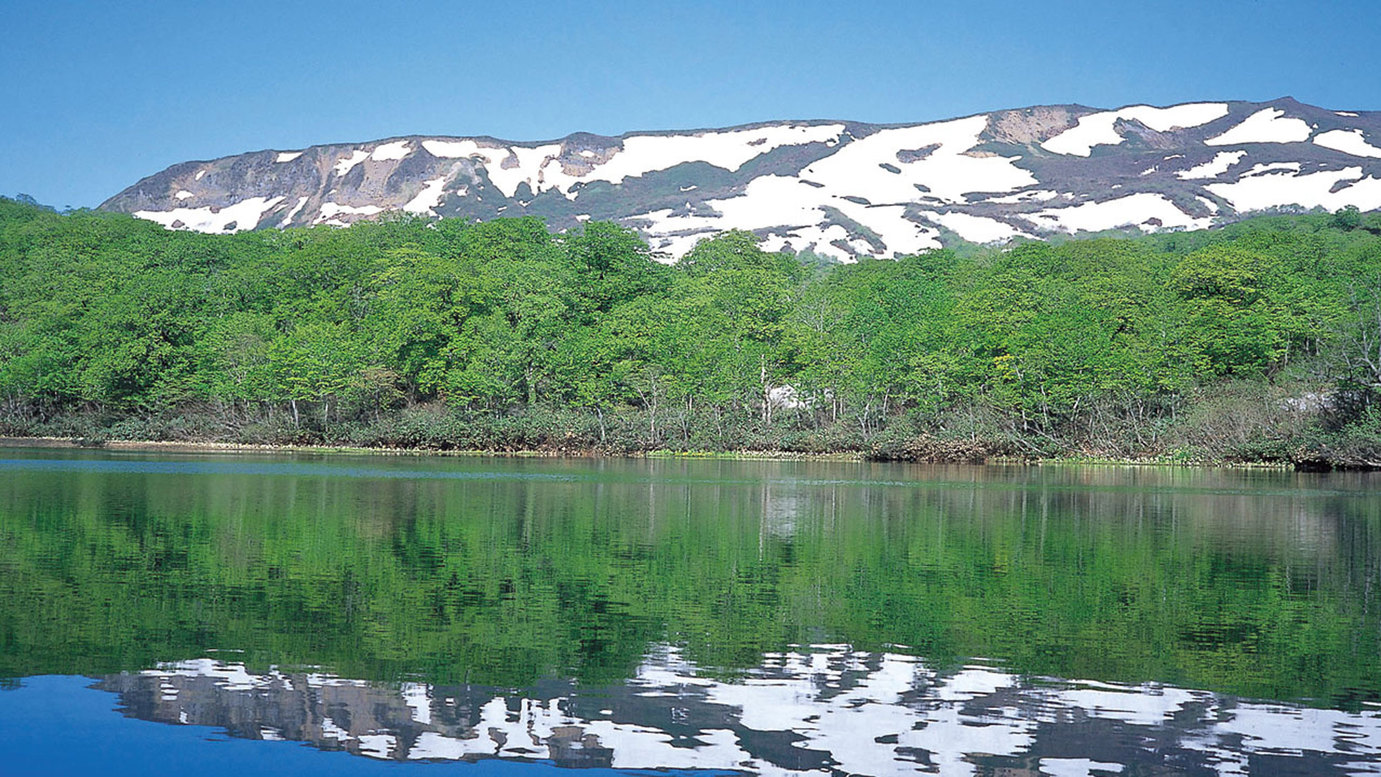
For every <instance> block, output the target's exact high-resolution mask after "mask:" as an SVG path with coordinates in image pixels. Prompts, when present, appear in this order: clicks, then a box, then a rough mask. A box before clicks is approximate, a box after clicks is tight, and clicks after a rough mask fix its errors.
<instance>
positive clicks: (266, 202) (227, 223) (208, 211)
mask: <svg viewBox="0 0 1381 777" xmlns="http://www.w3.org/2000/svg"><path fill="white" fill-rule="evenodd" d="M282 201H283V198H282V197H281V196H278V197H250V198H249V199H247V200H241V201H240V202H237V203H235V204H234V205H229V206H227V207H224V208H213V207H210V206H207V207H204V208H173V209H172V210H164V211H149V210H145V211H137V212H136V213H135V214H134V215H135V216H138V217H139V218H141V219H148V220H149V221H156V222H158V223H159V224H162V225H163V226H165V227H169V228H173V229H190V230H193V231H195V232H227V231H228V232H241V231H243V230H246V229H254V228H255V227H256V226H258V225H259V220H260V219H262V218H263V217H264V213H266V212H267V211H268V210H270V209H271V208H273V206H275V205H277V204H278V203H280V202H282Z"/></svg>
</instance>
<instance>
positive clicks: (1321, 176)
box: [1205, 167, 1381, 211]
mask: <svg viewBox="0 0 1381 777" xmlns="http://www.w3.org/2000/svg"><path fill="white" fill-rule="evenodd" d="M1348 181H1353V182H1354V183H1352V184H1350V185H1347V186H1343V187H1342V188H1337V187H1339V185H1340V184H1344V183H1346V182H1348ZM1205 188H1207V189H1208V190H1209V191H1210V192H1212V193H1214V194H1216V195H1218V196H1219V197H1222V198H1223V199H1224V200H1227V201H1228V202H1230V203H1232V207H1234V208H1236V209H1237V210H1238V211H1251V210H1265V209H1267V208H1275V207H1279V206H1281V205H1298V206H1301V207H1304V208H1316V207H1318V208H1324V209H1326V210H1339V209H1341V208H1344V207H1346V206H1348V205H1353V206H1356V207H1357V208H1360V209H1361V210H1375V209H1377V208H1381V179H1377V178H1371V177H1367V178H1363V176H1362V168H1360V167H1349V168H1346V169H1343V170H1323V171H1320V172H1317V173H1307V174H1304V175H1294V174H1291V173H1290V172H1288V171H1280V172H1271V173H1267V174H1264V175H1254V176H1251V177H1244V178H1242V179H1240V180H1238V181H1236V182H1234V183H1216V184H1209V185H1208V186H1207V187H1205Z"/></svg>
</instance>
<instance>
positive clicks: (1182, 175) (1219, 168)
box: [1175, 151, 1247, 181]
mask: <svg viewBox="0 0 1381 777" xmlns="http://www.w3.org/2000/svg"><path fill="white" fill-rule="evenodd" d="M1246 155H1247V152H1245V151H1220V152H1218V153H1217V154H1214V155H1213V158H1212V159H1210V160H1209V161H1207V162H1204V163H1203V164H1201V165H1196V166H1194V167H1191V168H1189V169H1188V170H1181V171H1180V172H1178V173H1176V174H1175V177H1177V178H1179V179H1180V180H1181V181H1193V180H1198V179H1204V178H1217V177H1218V176H1220V175H1222V174H1223V173H1226V172H1227V171H1228V168H1230V167H1232V166H1233V165H1235V164H1237V163H1238V162H1240V161H1242V157H1244V156H1246Z"/></svg>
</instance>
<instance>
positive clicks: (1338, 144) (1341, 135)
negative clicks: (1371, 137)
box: [1314, 129, 1381, 159]
mask: <svg viewBox="0 0 1381 777" xmlns="http://www.w3.org/2000/svg"><path fill="white" fill-rule="evenodd" d="M1314 142H1315V143H1316V144H1318V145H1320V146H1323V147H1324V148H1331V149H1333V150H1334V151H1341V152H1343V153H1344V154H1351V155H1353V156H1362V157H1370V158H1372V159H1381V148H1377V147H1376V146H1373V145H1372V144H1370V143H1368V142H1367V139H1366V137H1365V136H1363V135H1362V131H1361V130H1359V129H1354V130H1332V131H1329V132H1324V133H1321V134H1319V135H1318V136H1317V137H1315V138H1314Z"/></svg>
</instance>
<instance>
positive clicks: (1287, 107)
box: [100, 97, 1381, 261]
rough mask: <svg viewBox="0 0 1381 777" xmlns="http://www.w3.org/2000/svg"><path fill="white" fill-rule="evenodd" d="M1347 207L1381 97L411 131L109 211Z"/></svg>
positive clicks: (166, 184)
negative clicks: (942, 116)
mask: <svg viewBox="0 0 1381 777" xmlns="http://www.w3.org/2000/svg"><path fill="white" fill-rule="evenodd" d="M1347 206H1353V207H1357V208H1358V209H1359V210H1364V211H1369V210H1376V209H1381V113H1378V112H1365V111H1336V110H1330V109H1324V108H1318V107H1315V106H1310V105H1306V104H1303V103H1300V102H1298V101H1296V100H1294V99H1293V98H1291V97H1282V98H1278V99H1276V100H1272V101H1269V102H1264V103H1252V102H1241V101H1219V102H1198V103H1183V104H1179V105H1173V106H1165V107H1157V106H1149V105H1143V104H1133V105H1127V106H1122V107H1120V108H1115V109H1110V110H1104V109H1098V108H1091V107H1088V106H1082V105H1077V104H1065V105H1036V106H1028V107H1026V108H1017V109H1011V110H1004V111H993V112H988V113H975V114H971V115H969V116H963V117H959V118H955V119H947V120H943V121H936V122H925V123H920V124H905V123H900V124H871V123H867V122H855V121H848V120H832V119H810V120H784V121H765V122H753V123H749V124H743V125H737V126H734V127H724V128H710V129H694V130H668V131H656V132H648V131H638V132H629V133H625V134H622V135H617V136H605V135H597V134H594V133H587V132H576V133H572V134H570V135H567V136H565V137H563V138H558V139H555V140H548V141H522V142H515V141H508V140H503V139H499V138H493V137H489V136H468V137H467V136H439V135H420V134H413V135H397V136H392V137H389V138H383V139H379V140H373V141H367V142H363V143H332V144H322V145H316V146H310V147H307V148H303V149H291V150H277V149H263V150H260V151H253V152H247V153H244V154H237V155H232V156H226V157H220V158H217V159H212V160H197V161H188V162H182V163H179V164H176V165H173V166H171V167H168V168H166V169H165V170H163V171H161V172H159V173H156V174H154V175H151V176H148V177H146V178H144V179H142V180H140V181H139V182H137V183H135V184H134V185H133V186H130V187H128V188H127V189H125V190H124V191H122V192H120V193H119V194H117V195H115V196H114V197H112V198H110V199H109V200H107V201H106V202H104V203H102V205H101V206H100V208H101V209H103V210H110V211H120V212H125V213H131V214H133V215H136V216H139V217H141V218H147V219H151V220H154V221H157V222H159V223H162V224H164V225H165V226H167V227H170V228H181V229H196V230H198V231H203V232H231V231H239V230H243V229H262V228H269V227H287V226H309V225H314V224H330V225H334V226H343V225H348V224H350V223H353V222H355V221H358V220H361V219H369V218H376V217H378V216H380V215H382V214H384V213H386V212H389V211H402V212H409V213H414V214H417V215H421V216H427V217H439V216H451V217H461V218H468V219H473V220H484V219H488V218H495V217H501V216H519V215H535V216H539V217H541V218H543V219H544V220H545V221H547V223H548V224H549V225H550V226H552V227H553V228H555V229H569V228H573V227H577V226H578V225H579V224H580V223H582V222H584V221H587V220H591V219H594V220H612V221H616V222H619V223H622V224H625V225H627V226H629V227H632V228H634V229H637V230H638V231H639V232H640V233H641V234H642V235H643V236H644V237H645V238H647V239H648V241H649V243H650V244H651V245H652V247H653V249H654V250H656V251H658V252H660V253H661V254H662V255H663V256H664V258H669V259H674V258H676V257H677V256H680V255H682V254H684V253H685V251H687V250H689V248H690V247H692V246H693V245H694V244H695V242H696V241H698V240H699V239H700V238H702V237H706V236H708V235H710V234H714V233H716V232H720V231H724V230H727V229H734V228H738V229H747V230H750V231H752V232H754V233H756V234H758V235H759V237H761V238H762V239H763V241H764V245H765V246H766V247H767V248H769V250H791V251H807V250H808V251H814V252H816V253H819V254H822V255H825V256H829V257H832V258H835V259H839V260H845V261H847V260H851V259H854V258H857V257H859V256H865V255H868V256H892V255H898V254H903V253H913V252H915V251H918V250H925V249H927V248H935V247H940V246H942V245H946V244H953V243H954V242H957V241H959V240H963V241H968V242H975V243H1004V242H1007V241H1010V240H1012V239H1020V238H1043V237H1049V236H1052V235H1055V234H1061V233H1063V234H1078V233H1087V232H1100V231H1106V230H1123V231H1130V230H1139V231H1158V230H1172V229H1194V228H1201V227H1208V226H1213V225H1216V224H1221V223H1228V222H1231V221H1234V220H1237V219H1238V218H1241V217H1243V216H1245V215H1248V214H1250V213H1256V212H1262V211H1272V210H1281V209H1284V210H1310V209H1318V208H1322V209H1325V210H1337V209H1339V208H1342V207H1347Z"/></svg>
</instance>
